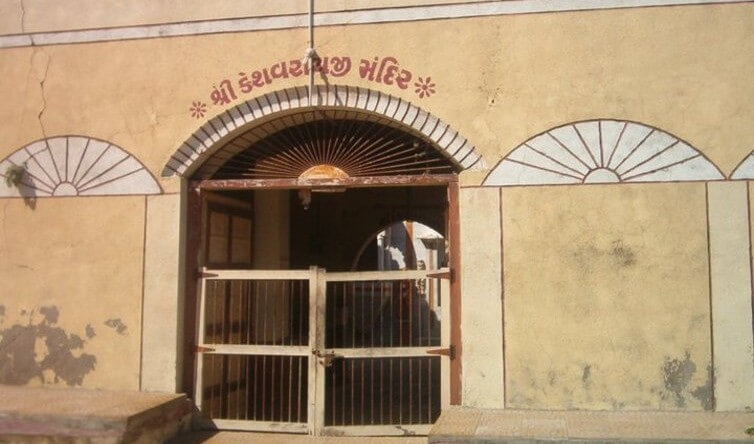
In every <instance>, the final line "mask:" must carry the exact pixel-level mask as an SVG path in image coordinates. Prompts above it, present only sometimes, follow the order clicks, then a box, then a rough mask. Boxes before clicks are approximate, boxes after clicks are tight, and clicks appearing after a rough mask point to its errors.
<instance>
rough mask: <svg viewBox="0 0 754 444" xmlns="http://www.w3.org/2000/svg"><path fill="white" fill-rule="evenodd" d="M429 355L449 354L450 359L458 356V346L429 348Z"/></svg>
mask: <svg viewBox="0 0 754 444" xmlns="http://www.w3.org/2000/svg"><path fill="white" fill-rule="evenodd" d="M427 354H428V355H440V356H447V357H449V358H450V359H455V358H456V348H455V346H453V345H451V346H450V347H448V348H435V349H432V350H427Z"/></svg>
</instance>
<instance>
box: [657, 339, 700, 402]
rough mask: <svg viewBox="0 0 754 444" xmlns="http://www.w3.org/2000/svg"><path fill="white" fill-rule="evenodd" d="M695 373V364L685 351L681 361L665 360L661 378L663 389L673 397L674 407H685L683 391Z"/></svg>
mask: <svg viewBox="0 0 754 444" xmlns="http://www.w3.org/2000/svg"><path fill="white" fill-rule="evenodd" d="M694 372H696V364H694V361H692V360H691V354H690V353H689V352H688V351H687V352H686V356H685V357H684V359H683V360H679V359H670V358H665V363H664V364H663V366H662V377H663V381H664V382H665V389H666V390H667V391H668V392H670V393H671V394H672V395H674V397H675V405H676V407H686V398H684V397H683V393H682V392H683V391H684V390H685V389H686V387H687V386H688V385H689V382H691V377H692V376H693V375H694Z"/></svg>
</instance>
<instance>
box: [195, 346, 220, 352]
mask: <svg viewBox="0 0 754 444" xmlns="http://www.w3.org/2000/svg"><path fill="white" fill-rule="evenodd" d="M213 351H215V349H214V348H210V347H204V346H201V345H197V346H195V347H194V353H205V352H213Z"/></svg>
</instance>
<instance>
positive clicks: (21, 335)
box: [0, 306, 97, 386]
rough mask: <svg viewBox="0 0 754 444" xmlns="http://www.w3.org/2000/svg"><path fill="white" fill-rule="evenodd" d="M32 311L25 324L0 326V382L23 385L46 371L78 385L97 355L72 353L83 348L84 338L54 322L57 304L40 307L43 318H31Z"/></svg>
mask: <svg viewBox="0 0 754 444" xmlns="http://www.w3.org/2000/svg"><path fill="white" fill-rule="evenodd" d="M24 312H25V310H24ZM33 313H34V311H32V312H31V314H30V315H29V323H28V324H27V325H21V324H15V325H12V326H10V327H8V328H6V329H4V330H0V384H11V385H23V384H27V383H29V382H30V381H31V380H33V379H35V378H38V379H39V380H40V381H42V382H45V381H46V379H45V376H44V375H45V374H48V375H51V377H52V379H53V380H54V382H59V381H61V380H62V381H64V382H65V383H66V384H67V385H69V386H75V385H81V384H82V383H83V381H84V377H85V376H86V375H87V374H88V373H89V372H91V371H92V370H94V367H95V365H96V363H97V358H96V357H95V356H94V355H91V354H88V353H80V355H79V356H74V355H73V352H74V351H76V352H77V354H78V352H80V351H82V350H83V348H84V340H83V339H81V337H80V336H78V335H75V334H69V333H68V332H66V331H65V330H63V329H62V328H60V327H57V326H55V324H56V323H57V320H58V316H59V314H60V312H59V310H58V308H57V307H55V306H50V307H42V308H41V309H40V313H42V314H43V315H44V319H43V320H42V321H41V322H39V323H38V324H32V322H31V318H32V316H33Z"/></svg>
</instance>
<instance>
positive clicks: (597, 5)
mask: <svg viewBox="0 0 754 444" xmlns="http://www.w3.org/2000/svg"><path fill="white" fill-rule="evenodd" d="M751 2H754V0H507V1H487V2H478V3H463V4H451V5H433V6H409V7H393V8H379V9H366V10H358V11H340V12H324V13H317V14H315V18H314V22H315V26H334V25H346V24H348V25H353V24H368V23H391V22H405V21H421V20H437V19H452V18H468V17H486V16H495V15H515V14H534V13H548V12H569V11H588V10H598V9H622V8H643V7H652V6H678V5H706V4H728V3H751ZM307 23H308V21H307V15H306V14H292V15H281V16H268V17H249V18H235V19H218V20H204V21H195V22H185V23H168V24H155V25H143V26H123V27H114V28H102V29H83V30H77V31H56V32H40V33H27V34H13V35H2V36H0V48H14V47H24V46H41V45H62V44H73V43H92V42H108V41H116V40H134V39H149V38H160V37H178V36H191V35H203V34H218V33H226V32H248V31H262V30H273V29H290V28H303V27H306V26H307Z"/></svg>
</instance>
